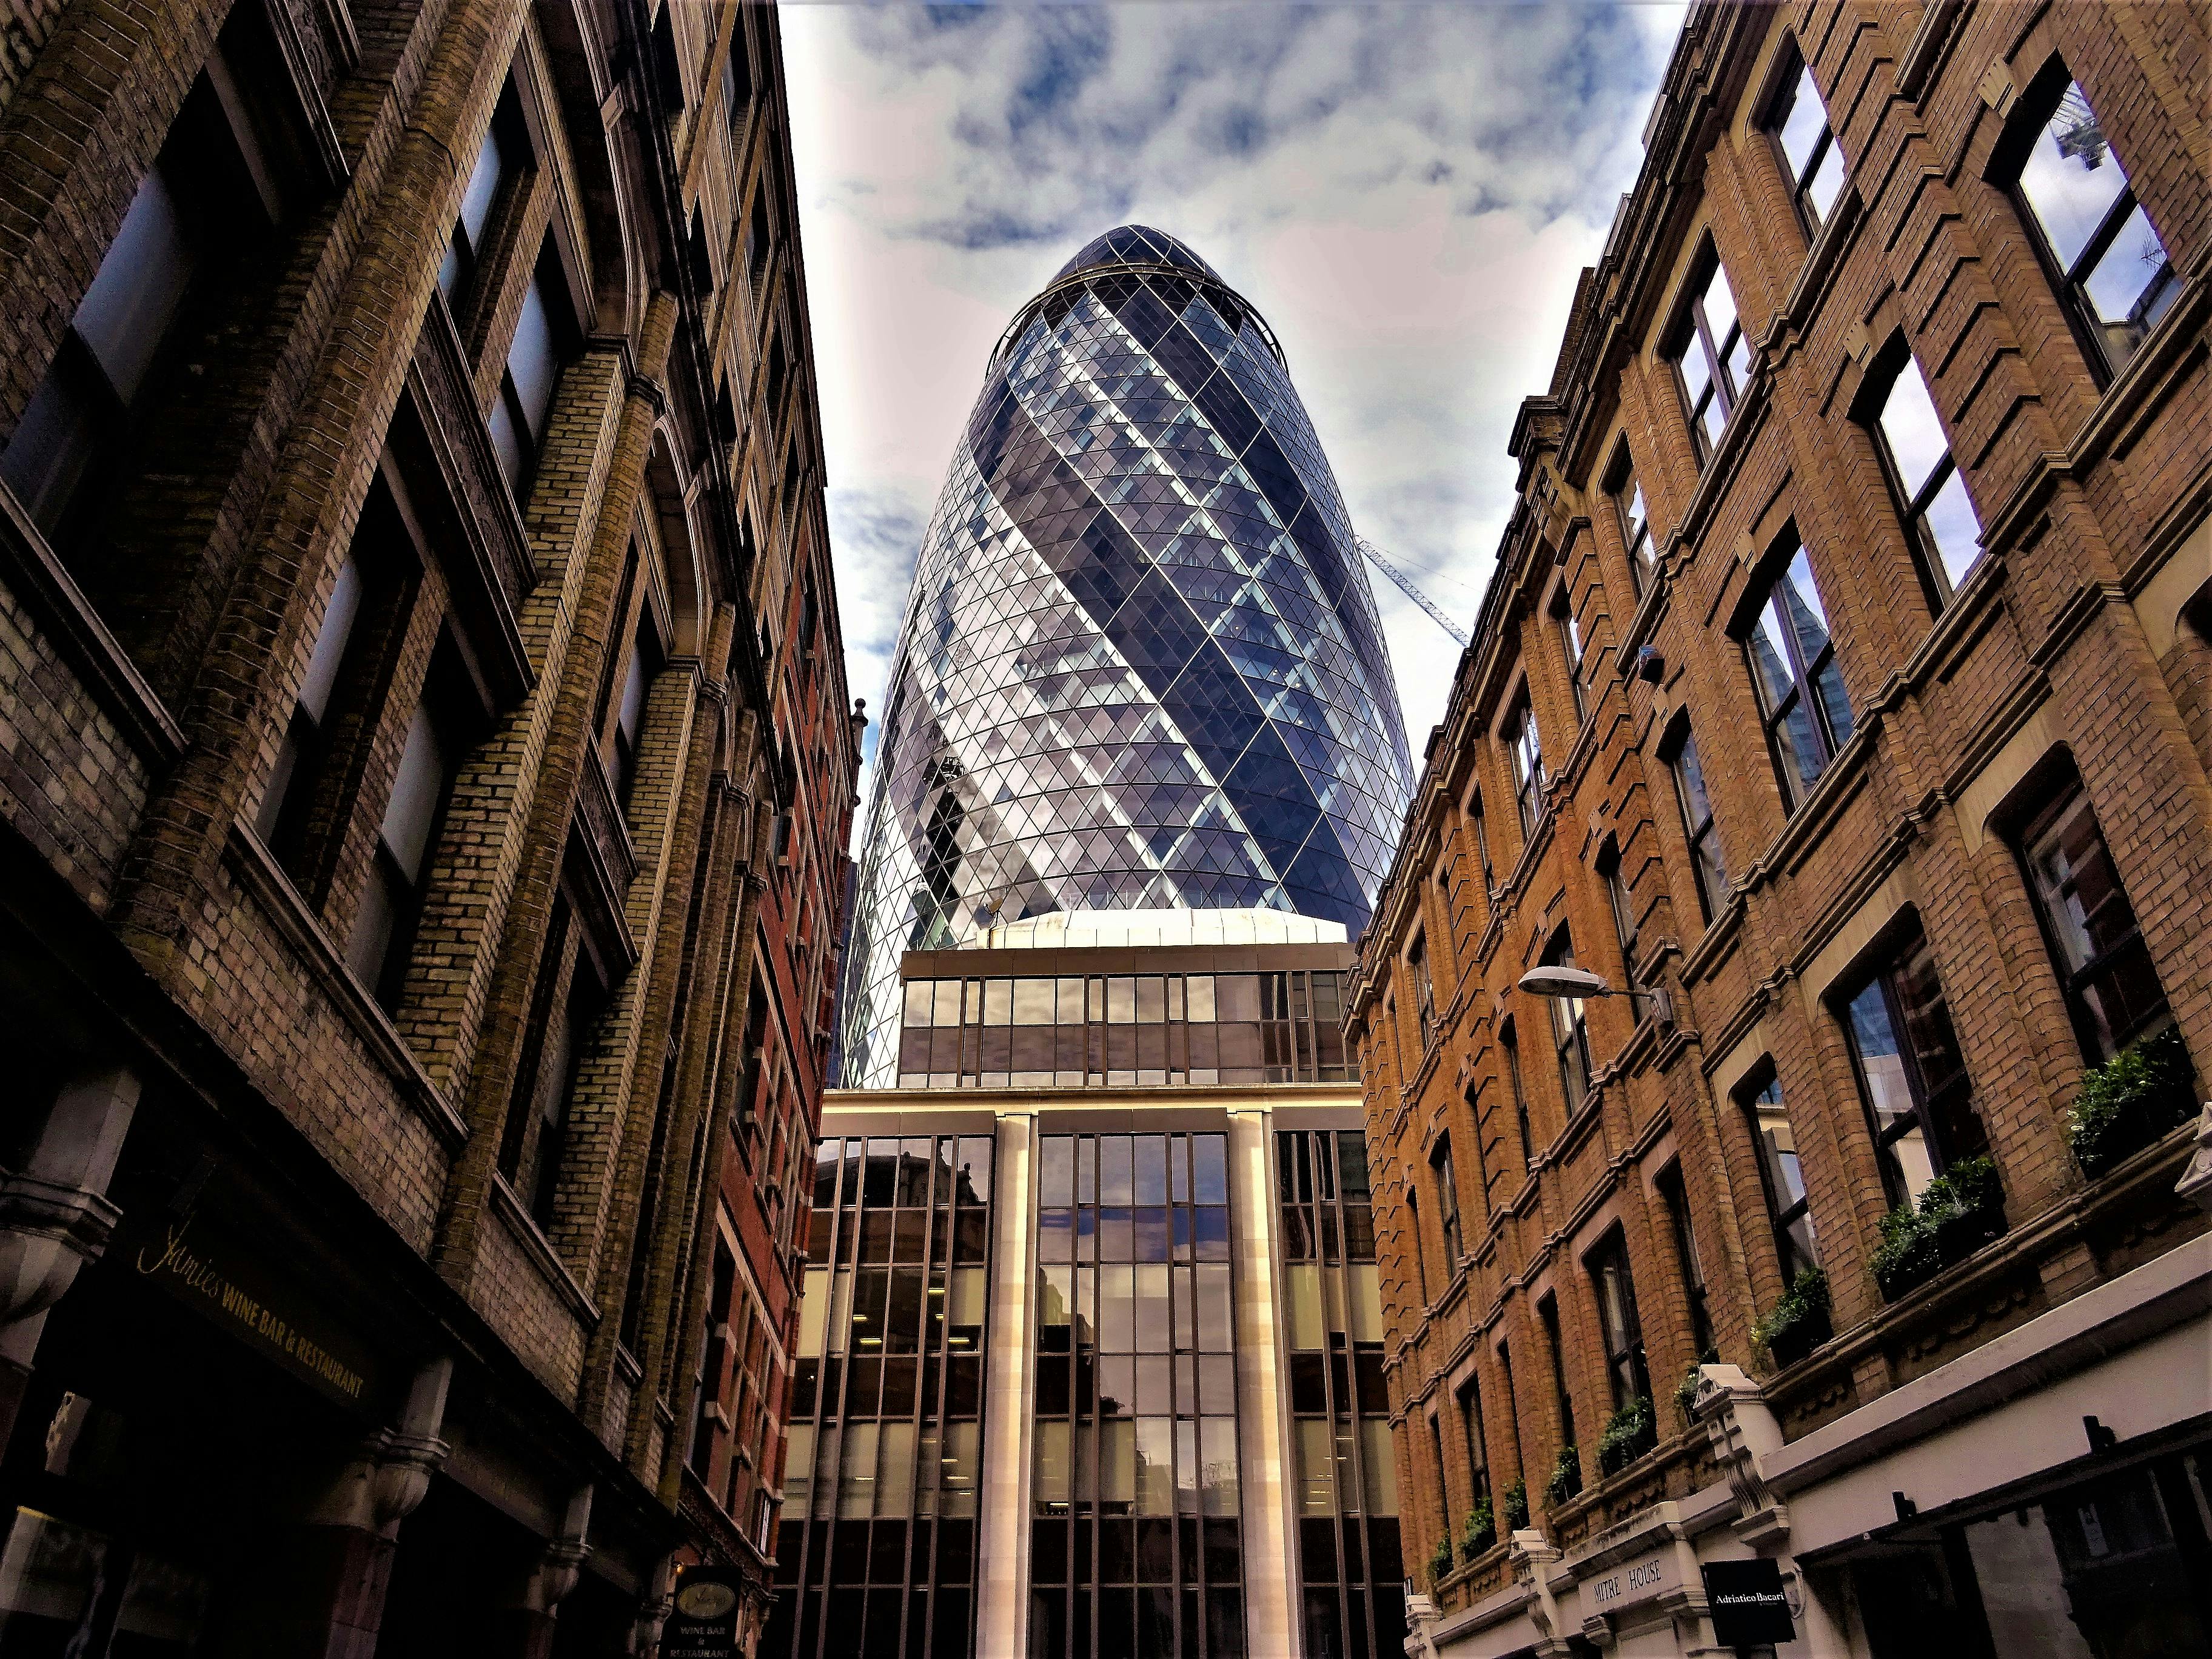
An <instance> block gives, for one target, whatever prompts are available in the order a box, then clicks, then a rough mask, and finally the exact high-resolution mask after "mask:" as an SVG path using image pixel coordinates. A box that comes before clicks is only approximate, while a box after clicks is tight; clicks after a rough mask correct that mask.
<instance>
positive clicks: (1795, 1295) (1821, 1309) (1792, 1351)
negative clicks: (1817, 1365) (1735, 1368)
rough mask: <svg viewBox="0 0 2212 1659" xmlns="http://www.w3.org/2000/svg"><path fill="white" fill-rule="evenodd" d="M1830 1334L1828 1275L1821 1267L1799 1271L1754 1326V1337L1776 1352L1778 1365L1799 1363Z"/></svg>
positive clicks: (1769, 1349) (1756, 1340)
mask: <svg viewBox="0 0 2212 1659" xmlns="http://www.w3.org/2000/svg"><path fill="white" fill-rule="evenodd" d="M1830 1334H1831V1328H1830V1326H1829V1323H1828V1275H1827V1274H1826V1273H1824V1272H1822V1271H1821V1270H1820V1268H1818V1267H1808V1268H1806V1269H1805V1271H1804V1272H1802V1273H1799V1274H1798V1275H1797V1277H1796V1279H1794V1280H1792V1281H1791V1283H1790V1288H1789V1289H1788V1290H1786V1291H1783V1293H1782V1297H1781V1299H1780V1300H1779V1301H1778V1302H1777V1303H1776V1304H1774V1305H1773V1306H1772V1307H1771V1308H1770V1309H1768V1310H1766V1312H1765V1315H1763V1316H1761V1317H1760V1318H1759V1320H1758V1321H1756V1322H1754V1323H1753V1326H1752V1328H1751V1340H1753V1341H1754V1342H1756V1343H1758V1344H1759V1346H1761V1347H1763V1348H1765V1350H1766V1351H1767V1352H1769V1353H1771V1354H1772V1355H1773V1356H1774V1363H1775V1364H1778V1365H1793V1364H1796V1362H1797V1361H1799V1360H1800V1359H1802V1358H1804V1357H1805V1356H1806V1355H1807V1354H1808V1353H1810V1352H1813V1350H1814V1349H1815V1348H1817V1347H1818V1346H1820V1344H1821V1343H1823V1342H1825V1341H1826V1340H1828V1337H1829V1335H1830Z"/></svg>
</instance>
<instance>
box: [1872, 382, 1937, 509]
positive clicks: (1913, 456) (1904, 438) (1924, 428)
mask: <svg viewBox="0 0 2212 1659" xmlns="http://www.w3.org/2000/svg"><path fill="white" fill-rule="evenodd" d="M1881 430H1882V435H1883V436H1885V437H1887V439H1888V440H1889V453H1891V455H1893V457H1895V458H1896V460H1897V470H1898V471H1899V473H1901V474H1902V475H1903V476H1904V479H1905V494H1906V495H1918V494H1919V493H1920V489H1921V486H1922V485H1923V484H1925V483H1927V482H1928V475H1929V473H1931V472H1933V471H1935V470H1936V464H1937V463H1938V462H1940V461H1942V459H1943V458H1944V457H1945V456H1946V455H1948V454H1949V453H1951V446H1950V441H1949V440H1948V439H1947V438H1945V437H1944V435H1943V423H1942V422H1941V421H1939V420H1938V419H1936V404H1935V402H1934V401H1933V400H1932V399H1931V398H1929V395H1928V382H1927V381H1926V380H1923V378H1922V377H1921V374H1920V365H1919V364H1918V363H1917V362H1913V361H1911V359H1909V358H1908V359H1907V360H1906V362H1905V368H1903V369H1902V370H1901V371H1900V372H1899V374H1898V377H1897V384H1896V385H1894V386H1892V387H1891V388H1890V392H1889V401H1888V402H1887V403H1886V404H1883V405H1882V410H1881Z"/></svg>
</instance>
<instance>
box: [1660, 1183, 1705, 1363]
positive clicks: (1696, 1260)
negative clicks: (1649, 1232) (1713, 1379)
mask: <svg viewBox="0 0 2212 1659" xmlns="http://www.w3.org/2000/svg"><path fill="white" fill-rule="evenodd" d="M1651 1186H1652V1190H1653V1191H1654V1192H1656V1193H1657V1194H1658V1195H1659V1201H1660V1203H1661V1204H1662V1206H1665V1208H1666V1211H1667V1231H1668V1236H1669V1237H1671V1238H1672V1239H1673V1241H1674V1260H1675V1267H1676V1268H1677V1270H1678V1271H1680V1273H1681V1275H1682V1295H1683V1300H1684V1301H1685V1302H1686V1304H1688V1307H1689V1313H1690V1341H1691V1343H1692V1346H1694V1347H1695V1348H1696V1350H1697V1356H1698V1363H1699V1364H1711V1362H1712V1361H1713V1360H1715V1359H1717V1358H1718V1357H1719V1354H1720V1346H1719V1340H1718V1339H1717V1337H1716V1336H1715V1334H1714V1332H1713V1315H1712V1292H1711V1286H1710V1285H1708V1283H1707V1282H1706V1279H1705V1261H1704V1260H1703V1259H1702V1258H1701V1257H1700V1256H1699V1254H1698V1227H1697V1218H1695V1217H1694V1216H1692V1214H1691V1213H1690V1187H1689V1182H1687V1181H1686V1180H1685V1179H1684V1178H1683V1176H1682V1160H1681V1159H1680V1158H1676V1159H1674V1162H1673V1163H1671V1164H1668V1166H1667V1167H1666V1168H1665V1169H1663V1170H1660V1171H1659V1173H1658V1175H1657V1176H1655V1177H1654V1178H1653V1180H1652V1182H1651Z"/></svg>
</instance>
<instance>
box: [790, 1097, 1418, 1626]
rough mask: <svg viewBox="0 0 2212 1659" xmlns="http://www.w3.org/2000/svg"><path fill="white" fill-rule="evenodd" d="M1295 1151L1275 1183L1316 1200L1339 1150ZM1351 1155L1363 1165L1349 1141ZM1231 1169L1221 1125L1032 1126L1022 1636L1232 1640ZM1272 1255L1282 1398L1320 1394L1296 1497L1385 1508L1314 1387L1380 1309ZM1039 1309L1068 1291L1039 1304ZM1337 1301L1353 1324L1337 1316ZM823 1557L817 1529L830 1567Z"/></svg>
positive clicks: (1310, 1263)
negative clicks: (1300, 1160)
mask: <svg viewBox="0 0 2212 1659" xmlns="http://www.w3.org/2000/svg"><path fill="white" fill-rule="evenodd" d="M1277 1150H1278V1154H1279V1156H1278V1167H1279V1169H1280V1167H1281V1158H1280V1152H1281V1150H1282V1149H1281V1147H1280V1146H1278V1149H1277ZM1306 1167H1307V1169H1308V1171H1309V1173H1310V1175H1311V1176H1313V1177H1314V1181H1313V1185H1312V1187H1311V1188H1303V1187H1300V1186H1298V1185H1297V1182H1296V1180H1295V1178H1294V1180H1293V1183H1292V1187H1291V1201H1292V1202H1293V1203H1302V1202H1304V1200H1303V1199H1302V1198H1300V1197H1299V1196H1298V1194H1300V1193H1302V1192H1304V1191H1306V1190H1311V1191H1313V1193H1314V1194H1315V1200H1314V1201H1315V1202H1316V1204H1319V1203H1321V1202H1322V1201H1323V1200H1324V1198H1329V1199H1333V1198H1334V1194H1335V1193H1336V1192H1338V1191H1340V1190H1341V1188H1342V1186H1343V1182H1344V1181H1345V1180H1346V1179H1348V1178H1349V1177H1350V1176H1351V1175H1352V1170H1350V1168H1349V1167H1348V1166H1347V1165H1345V1164H1341V1163H1339V1164H1338V1165H1337V1167H1335V1168H1333V1169H1332V1168H1330V1167H1329V1165H1328V1164H1327V1163H1326V1162H1323V1163H1322V1164H1319V1165H1316V1164H1315V1163H1314V1162H1313V1161H1312V1160H1311V1159H1310V1158H1309V1160H1308V1163H1307V1166H1306ZM1358 1174H1359V1175H1360V1176H1361V1177H1362V1179H1363V1182H1364V1158H1363V1159H1361V1160H1360V1169H1359V1170H1358ZM1228 1184H1229V1183H1228V1172H1227V1144H1226V1139H1225V1137H1224V1136H1222V1135H1219V1134H1180V1133H1176V1134H1162V1133H1154V1134H1144V1133H1138V1134H1099V1135H1080V1136H1078V1135H1048V1136H1046V1137H1044V1138H1043V1140H1042V1146H1041V1147H1040V1160H1039V1180H1038V1183H1037V1195H1038V1204H1039V1209H1038V1215H1037V1219H1038V1230H1039V1242H1040V1246H1041V1249H1040V1255H1041V1260H1040V1261H1039V1264H1038V1268H1037V1272H1038V1277H1039V1280H1040V1285H1039V1302H1040V1305H1041V1307H1042V1309H1044V1310H1047V1311H1046V1312H1045V1314H1044V1316H1042V1317H1041V1318H1040V1320H1039V1322H1038V1327H1037V1328H1038V1337H1037V1342H1036V1352H1035V1355H1034V1362H1035V1364H1036V1378H1037V1382H1036V1395H1035V1407H1034V1409H1035V1419H1036V1421H1035V1428H1036V1453H1035V1456H1036V1463H1035V1465H1034V1468H1035V1471H1036V1485H1035V1490H1034V1494H1033V1505H1032V1508H1031V1510H1030V1520H1029V1525H1030V1577H1031V1583H1032V1584H1033V1586H1034V1589H1033V1590H1032V1592H1031V1600H1030V1648H1029V1651H1030V1653H1031V1654H1036V1655H1043V1654H1049V1655H1053V1656H1062V1659H1064V1656H1066V1655H1068V1654H1070V1653H1071V1652H1074V1651H1081V1652H1085V1653H1091V1652H1097V1651H1105V1652H1117V1653H1126V1654H1135V1653H1155V1652H1156V1653H1189V1654H1194V1655H1200V1656H1206V1659H1214V1656H1224V1655H1241V1653H1242V1652H1243V1602H1242V1586H1243V1543H1242V1537H1241V1525H1240V1522H1239V1519H1238V1517H1239V1515H1240V1512H1241V1510H1242V1500H1241V1495H1240V1494H1241V1488H1240V1483H1239V1480H1238V1473H1237V1468H1238V1465H1237V1353H1236V1330H1235V1322H1234V1317H1233V1311H1232V1297H1231V1268H1230V1261H1229V1256H1230V1237H1229V1227H1228V1212H1227V1201H1228V1196H1229V1194H1228ZM862 1243H863V1245H864V1247H865V1244H866V1238H865V1237H863V1241H862ZM1068 1245H1073V1247H1074V1248H1073V1249H1065V1248H1063V1247H1065V1246H1068ZM1322 1254H1323V1255H1325V1252H1323V1253H1322ZM1283 1267H1284V1277H1285V1291H1286V1293H1285V1302H1286V1304H1287V1318H1286V1322H1287V1324H1288V1326H1289V1327H1290V1337H1291V1347H1292V1349H1293V1352H1294V1356H1295V1354H1296V1353H1297V1352H1310V1353H1311V1354H1312V1356H1313V1358H1314V1359H1316V1360H1317V1361H1319V1362H1321V1363H1320V1364H1307V1365H1294V1366H1293V1370H1292V1379H1291V1380H1292V1388H1293V1395H1294V1398H1293V1402H1292V1403H1293V1405H1294V1406H1297V1405H1298V1404H1301V1403H1302V1404H1303V1405H1304V1406H1305V1407H1309V1408H1311V1407H1314V1406H1315V1405H1316V1403H1318V1404H1319V1406H1320V1409H1319V1410H1318V1411H1310V1412H1309V1413H1300V1414H1299V1415H1298V1416H1297V1428H1296V1434H1295V1444H1296V1450H1297V1464H1296V1472H1295V1474H1294V1475H1293V1480H1294V1481H1295V1486H1294V1488H1293V1490H1294V1492H1296V1494H1297V1499H1296V1501H1297V1506H1298V1510H1299V1513H1300V1517H1301V1519H1302V1520H1311V1521H1317V1522H1325V1523H1326V1522H1329V1521H1330V1520H1331V1519H1332V1517H1334V1516H1340V1515H1344V1514H1351V1515H1353V1516H1358V1515H1361V1514H1364V1513H1366V1512H1367V1511H1369V1510H1374V1509H1376V1508H1378V1507H1384V1506H1387V1507H1389V1509H1390V1510H1391V1512H1392V1514H1393V1516H1394V1518H1395V1490H1391V1491H1385V1490H1383V1488H1382V1486H1380V1485H1379V1484H1378V1485H1377V1486H1375V1487H1374V1488H1372V1489H1370V1487H1369V1486H1367V1485H1366V1483H1364V1482H1363V1480H1361V1478H1360V1477H1361V1473H1362V1462H1361V1448H1360V1435H1359V1432H1358V1405H1357V1400H1356V1396H1355V1395H1353V1394H1352V1391H1351V1389H1350V1386H1349V1379H1348V1378H1347V1388H1346V1391H1344V1392H1342V1393H1336V1394H1332V1392H1331V1384H1332V1383H1333V1382H1334V1378H1333V1376H1331V1374H1330V1373H1331V1371H1332V1370H1334V1367H1333V1366H1331V1365H1330V1364H1328V1361H1329V1360H1331V1359H1334V1358H1336V1357H1337V1354H1338V1352H1340V1350H1342V1349H1349V1348H1351V1347H1352V1346H1356V1345H1357V1344H1359V1343H1364V1342H1366V1341H1368V1340H1374V1341H1376V1342H1379V1341H1380V1340H1381V1334H1380V1332H1379V1330H1375V1331H1373V1332H1371V1333H1370V1331H1369V1330H1368V1329H1367V1321H1368V1316H1369V1314H1370V1312H1373V1313H1376V1314H1377V1316H1378V1317H1377V1321H1376V1322H1377V1323H1379V1309H1378V1308H1377V1307H1376V1305H1375V1303H1376V1299H1375V1298H1370V1295H1369V1294H1368V1293H1367V1291H1365V1289H1364V1287H1363V1288H1361V1289H1360V1290H1359V1291H1358V1293H1356V1294H1353V1295H1351V1296H1348V1297H1347V1296H1346V1294H1345V1293H1344V1282H1345V1280H1346V1279H1352V1280H1353V1281H1355V1282H1357V1281H1358V1279H1359V1278H1360V1275H1359V1273H1358V1270H1357V1269H1354V1268H1352V1267H1349V1266H1348V1265H1338V1264H1333V1263H1330V1262H1328V1261H1326V1260H1312V1259H1309V1260H1307V1261H1301V1262H1289V1261H1285V1263H1284V1264H1283ZM1370 1272H1371V1269H1370ZM1056 1309H1066V1310H1067V1312H1066V1314H1064V1315H1062V1316H1060V1317H1059V1318H1058V1319H1057V1320H1055V1319H1054V1317H1053V1316H1052V1311H1051V1310H1056ZM1340 1310H1341V1311H1340ZM1354 1316H1356V1321H1357V1322H1358V1326H1359V1328H1358V1329H1357V1330H1352V1329H1347V1328H1346V1326H1347V1325H1348V1324H1350V1323H1352V1322H1353V1320H1354ZM1347 1357H1348V1356H1347ZM1378 1358H1379V1353H1378ZM1344 1369H1345V1370H1346V1371H1347V1372H1349V1371H1352V1370H1353V1369H1354V1368H1352V1367H1351V1366H1348V1365H1347V1366H1346V1367H1345V1368H1344ZM1376 1374H1377V1375H1378V1376H1379V1368H1377V1371H1376ZM1302 1378H1303V1379H1304V1380H1303V1382H1301V1380H1300V1379H1302ZM1316 1383H1319V1384H1320V1387H1321V1394H1320V1396H1319V1400H1318V1402H1317V1401H1316V1397H1315V1395H1314V1393H1313V1392H1312V1389H1313V1386H1314V1384H1316ZM1339 1408H1340V1409H1339ZM886 1415H888V1413H886ZM1392 1485H1393V1487H1394V1488H1395V1483H1392ZM969 1512H970V1513H972V1512H973V1511H972V1510H970V1511H969ZM1328 1532H1329V1534H1330V1538H1331V1541H1332V1551H1331V1553H1332V1556H1333V1555H1334V1548H1333V1545H1334V1527H1329V1528H1328ZM830 1559H831V1563H832V1567H833V1571H834V1569H835V1565H836V1560H837V1559H838V1557H837V1553H836V1545H835V1543H834V1541H833V1542H832V1544H831V1547H830ZM884 1582H886V1583H888V1584H889V1585H891V1586H897V1585H900V1584H902V1583H904V1580H903V1578H902V1577H894V1578H890V1579H888V1580H887V1581H884ZM873 1595H874V1591H873V1589H871V1591H870V1596H871V1599H872V1597H873ZM1094 1623H1095V1625H1096V1626H1097V1636H1096V1638H1095V1642H1096V1646H1095V1648H1094V1647H1093V1646H1092V1640H1093V1639H1094V1638H1091V1637H1090V1632H1091V1629H1092V1627H1093V1625H1094ZM1076 1632H1083V1633H1084V1636H1085V1640H1084V1641H1083V1643H1082V1644H1081V1646H1080V1647H1078V1646H1077V1645H1076V1634H1075V1633H1076ZM894 1650H895V1647H894V1645H892V1644H886V1645H885V1647H884V1651H886V1652H890V1651H894Z"/></svg>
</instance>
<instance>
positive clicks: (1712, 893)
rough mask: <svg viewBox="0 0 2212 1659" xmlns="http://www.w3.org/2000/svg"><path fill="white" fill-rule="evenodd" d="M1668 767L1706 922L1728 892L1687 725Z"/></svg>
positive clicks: (1702, 774) (1708, 801) (1695, 744)
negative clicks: (1672, 779)
mask: <svg viewBox="0 0 2212 1659" xmlns="http://www.w3.org/2000/svg"><path fill="white" fill-rule="evenodd" d="M1668 768H1669V769H1670V770H1671V771H1672V772H1673V773H1674V803H1675V805H1677V806H1679V807H1680V808H1681V811H1682V833H1683V835H1684V836H1686V837H1687V838H1688V840H1689V843H1690V874H1691V878H1692V880H1693V881H1694V882H1695V884H1696V885H1697V889H1698V909H1699V913H1700V914H1702V915H1704V917H1705V921H1707V922H1708V923H1711V921H1712V919H1713V917H1714V915H1715V914H1716V913H1717V910H1718V908H1719V906H1720V902H1721V901H1722V899H1723V897H1725V896H1727V893H1728V870H1727V868H1726V866H1723V863H1722V862H1721V838H1720V832H1719V831H1718V830H1717V829H1715V828H1714V826H1713V803H1712V799H1711V796H1709V795H1708V794H1706V793H1705V768H1704V767H1702V766H1701V765H1699V763H1698V739H1697V735H1696V734H1695V733H1694V732H1692V731H1691V730H1690V728H1689V727H1688V726H1683V727H1682V728H1681V732H1680V737H1679V738H1678V739H1677V741H1676V743H1675V745H1674V755H1673V757H1671V759H1670V760H1669V762H1668Z"/></svg>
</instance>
